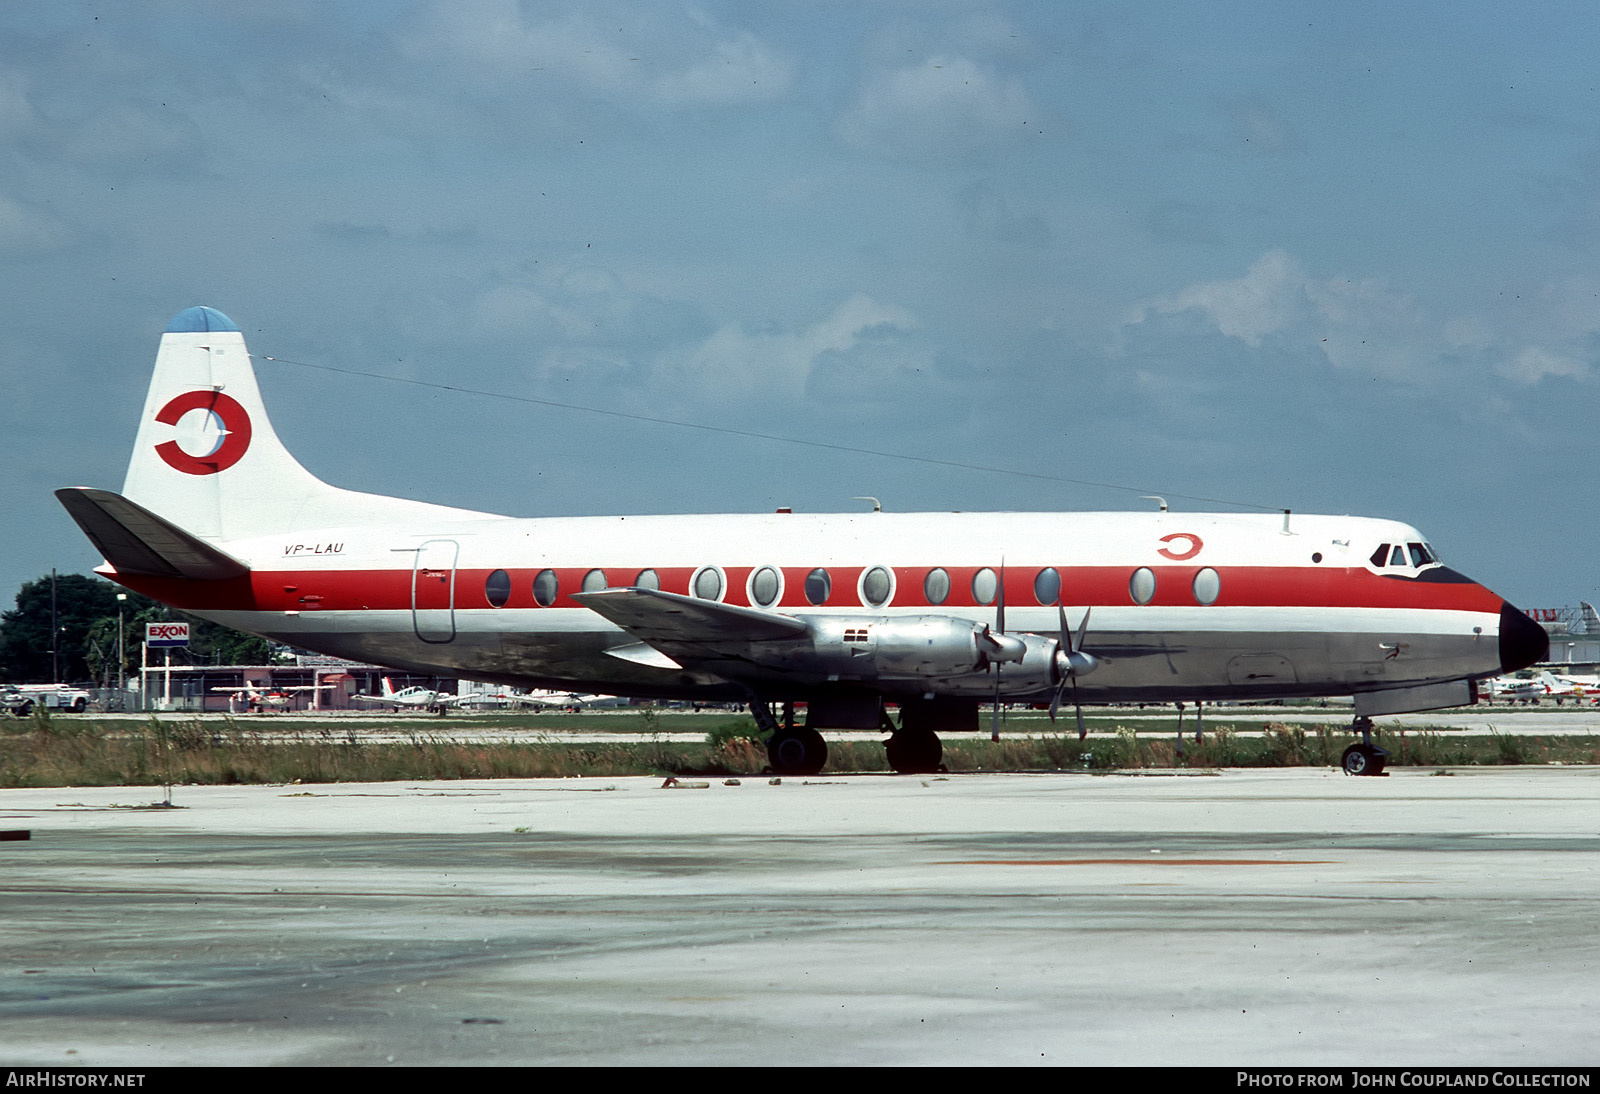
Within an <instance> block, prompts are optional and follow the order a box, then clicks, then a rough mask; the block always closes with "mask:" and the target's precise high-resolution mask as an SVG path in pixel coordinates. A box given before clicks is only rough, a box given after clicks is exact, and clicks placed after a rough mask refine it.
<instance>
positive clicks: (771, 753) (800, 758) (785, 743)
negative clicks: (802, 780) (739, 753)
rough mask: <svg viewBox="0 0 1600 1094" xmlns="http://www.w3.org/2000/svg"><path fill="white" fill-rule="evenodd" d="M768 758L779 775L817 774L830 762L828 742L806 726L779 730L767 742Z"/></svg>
mask: <svg viewBox="0 0 1600 1094" xmlns="http://www.w3.org/2000/svg"><path fill="white" fill-rule="evenodd" d="M767 760H768V762H769V763H771V764H772V770H773V771H774V772H775V773H777V774H779V775H815V774H816V773H817V772H819V771H821V770H822V765H823V764H825V763H827V762H828V743H827V742H826V741H824V740H823V739H822V734H820V733H818V732H817V731H816V730H814V729H807V728H806V727H804V726H801V727H800V728H798V729H786V730H779V731H778V732H777V733H775V734H773V737H772V739H771V740H770V741H768V742H767Z"/></svg>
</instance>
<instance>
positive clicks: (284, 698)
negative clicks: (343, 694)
mask: <svg viewBox="0 0 1600 1094" xmlns="http://www.w3.org/2000/svg"><path fill="white" fill-rule="evenodd" d="M334 686H335V685H333V684H299V685H296V686H294V687H287V688H259V687H256V686H255V685H254V684H246V685H245V686H244V687H242V688H212V689H211V690H212V691H215V692H219V693H225V694H226V695H227V696H228V710H229V711H232V710H233V708H234V704H235V703H236V702H238V701H243V702H244V705H245V710H247V711H250V710H256V711H265V710H288V709H289V708H290V707H292V706H294V701H295V699H296V698H297V697H298V696H300V695H303V694H305V693H306V692H308V691H329V690H332V689H333V687H334Z"/></svg>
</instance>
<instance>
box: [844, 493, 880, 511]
mask: <svg viewBox="0 0 1600 1094" xmlns="http://www.w3.org/2000/svg"><path fill="white" fill-rule="evenodd" d="M850 500H851V501H870V502H871V503H872V511H873V512H874V513H881V512H883V502H881V501H879V500H878V499H877V498H875V497H873V496H872V495H870V494H864V495H862V496H860V497H855V498H851V499H850Z"/></svg>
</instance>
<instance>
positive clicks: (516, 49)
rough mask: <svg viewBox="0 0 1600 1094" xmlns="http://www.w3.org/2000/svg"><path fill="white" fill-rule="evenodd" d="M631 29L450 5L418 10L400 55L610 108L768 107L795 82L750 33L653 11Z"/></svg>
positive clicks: (479, 1) (477, 2) (507, 1)
mask: <svg viewBox="0 0 1600 1094" xmlns="http://www.w3.org/2000/svg"><path fill="white" fill-rule="evenodd" d="M627 19H628V24H629V26H628V29H627V33H624V32H623V31H621V30H619V29H618V28H616V27H614V26H610V25H609V24H602V23H601V22H600V21H599V15H597V14H596V13H595V12H594V11H592V10H591V9H589V8H578V9H575V10H572V11H569V12H566V13H564V14H551V15H542V14H541V15H534V14H532V13H530V12H526V11H524V10H523V8H522V6H521V5H519V4H517V3H516V2H515V0H472V2H461V0H451V2H449V3H433V4H429V5H428V6H427V7H426V8H424V9H423V10H422V12H421V13H420V14H419V16H418V18H417V20H416V22H415V23H414V25H413V26H412V28H411V31H410V33H409V34H407V35H405V36H404V40H403V49H404V50H405V52H406V53H407V54H408V55H410V56H411V57H413V58H415V59H417V60H419V61H422V62H425V63H432V64H439V63H441V62H453V63H454V64H455V65H456V66H457V67H458V68H459V69H460V71H461V72H462V73H463V74H465V75H467V76H468V78H470V79H473V80H476V81H478V82H480V83H481V82H485V81H487V82H489V83H492V84H495V85H498V86H500V87H506V86H516V87H532V86H548V85H549V83H550V82H551V81H560V82H564V83H566V84H569V85H571V86H573V87H576V88H577V89H579V90H581V91H582V92H584V93H586V94H588V95H591V96H594V97H596V98H600V99H603V100H607V101H631V102H650V103H654V104H656V105H661V106H667V107H693V106H714V105H727V104H738V103H744V102H764V101H768V100H772V99H776V98H780V97H782V96H783V95H785V94H787V93H788V91H789V90H790V87H791V86H792V84H793V82H794V78H795V66H794V63H793V61H792V60H790V58H789V57H788V56H787V55H786V54H784V53H783V52H782V51H780V50H778V49H776V48H774V47H773V46H771V45H768V44H767V43H765V42H763V41H762V40H761V39H759V38H758V37H756V36H755V35H754V34H751V33H750V32H748V31H742V30H729V29H725V28H723V27H721V26H719V25H717V24H716V23H715V22H713V21H712V20H710V19H707V18H703V17H702V18H695V17H690V16H682V17H672V16H670V15H667V14H665V13H663V12H662V11H661V10H660V9H654V8H645V9H641V10H638V11H633V12H630V14H629V15H628V16H627ZM616 21H620V20H616ZM536 82H537V83H536Z"/></svg>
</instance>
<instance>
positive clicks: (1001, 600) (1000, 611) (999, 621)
mask: <svg viewBox="0 0 1600 1094" xmlns="http://www.w3.org/2000/svg"><path fill="white" fill-rule="evenodd" d="M994 617H995V618H994V629H995V630H997V631H999V632H1000V633H1001V634H1005V633H1006V560H1005V559H1004V558H1001V559H1000V589H999V595H998V596H997V597H996V598H995V610H994Z"/></svg>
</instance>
